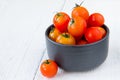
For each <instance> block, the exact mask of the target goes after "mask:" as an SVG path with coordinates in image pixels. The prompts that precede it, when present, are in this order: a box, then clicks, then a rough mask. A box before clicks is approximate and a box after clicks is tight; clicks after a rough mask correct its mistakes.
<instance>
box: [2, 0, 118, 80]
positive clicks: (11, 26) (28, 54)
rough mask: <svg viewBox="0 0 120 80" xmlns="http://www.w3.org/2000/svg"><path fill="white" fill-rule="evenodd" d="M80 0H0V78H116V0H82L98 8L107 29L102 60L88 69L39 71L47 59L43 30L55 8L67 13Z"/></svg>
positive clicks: (89, 7) (90, 10)
mask: <svg viewBox="0 0 120 80" xmlns="http://www.w3.org/2000/svg"><path fill="white" fill-rule="evenodd" d="M81 1H82V0H0V80H120V77H119V75H120V37H119V34H120V26H119V25H120V10H119V7H120V0H94V1H90V0H85V2H84V3H83V6H85V7H87V9H88V10H89V12H90V13H93V12H100V13H102V14H103V15H104V17H105V24H106V25H107V26H108V27H109V29H110V44H109V53H108V57H107V59H106V61H105V62H104V63H103V64H102V65H101V66H100V67H98V68H97V69H95V70H92V71H88V72H74V73H72V72H71V73H70V72H65V71H63V70H61V69H59V72H58V73H57V75H56V76H55V77H54V78H51V79H48V78H45V77H44V76H42V75H41V73H40V71H39V65H40V63H41V62H42V61H43V60H45V59H47V58H48V57H47V52H46V49H45V48H46V45H45V35H44V34H45V30H46V28H47V27H48V26H49V25H50V24H52V18H53V15H54V14H55V13H56V12H57V11H65V12H67V13H68V14H70V11H71V10H72V8H73V6H74V3H80V2H81Z"/></svg>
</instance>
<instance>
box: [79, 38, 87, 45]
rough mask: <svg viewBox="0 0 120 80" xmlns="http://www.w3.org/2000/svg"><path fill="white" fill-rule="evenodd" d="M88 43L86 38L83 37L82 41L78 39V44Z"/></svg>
mask: <svg viewBox="0 0 120 80" xmlns="http://www.w3.org/2000/svg"><path fill="white" fill-rule="evenodd" d="M84 44H87V41H86V40H83V39H81V40H80V41H78V43H77V45H84Z"/></svg>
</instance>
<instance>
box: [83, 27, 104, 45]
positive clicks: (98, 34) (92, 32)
mask: <svg viewBox="0 0 120 80" xmlns="http://www.w3.org/2000/svg"><path fill="white" fill-rule="evenodd" d="M102 30H104V29H101V27H89V28H88V29H87V30H86V33H85V38H86V40H87V41H88V42H89V43H92V42H96V41H98V40H100V39H102V38H103V31H102Z"/></svg>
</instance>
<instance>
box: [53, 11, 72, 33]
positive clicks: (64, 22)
mask: <svg viewBox="0 0 120 80" xmlns="http://www.w3.org/2000/svg"><path fill="white" fill-rule="evenodd" d="M69 20H70V17H69V15H68V14H67V13H65V12H58V13H57V14H55V16H54V18H53V24H54V26H55V27H56V28H57V29H58V30H59V31H60V32H65V31H67V26H68V23H69Z"/></svg>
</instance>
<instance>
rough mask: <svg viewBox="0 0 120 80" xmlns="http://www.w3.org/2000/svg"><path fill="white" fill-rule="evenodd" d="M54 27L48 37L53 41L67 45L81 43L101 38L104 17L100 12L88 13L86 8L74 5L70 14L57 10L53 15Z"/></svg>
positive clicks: (103, 31) (103, 30) (103, 32)
mask: <svg viewBox="0 0 120 80" xmlns="http://www.w3.org/2000/svg"><path fill="white" fill-rule="evenodd" d="M53 25H54V27H53V28H52V29H51V31H50V33H49V38H50V39H52V40H53V41H55V42H58V43H61V44H68V45H83V44H88V43H93V42H96V41H98V40H101V39H102V38H103V37H104V36H105V34H106V31H105V29H104V28H103V27H102V25H104V17H103V15H102V14H100V13H92V14H89V12H88V10H87V9H86V8H85V7H83V6H80V5H76V7H74V8H73V10H72V11H71V16H69V15H68V14H67V13H66V12H58V13H56V14H55V15H54V17H53Z"/></svg>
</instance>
